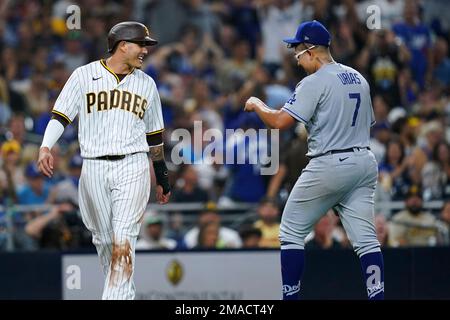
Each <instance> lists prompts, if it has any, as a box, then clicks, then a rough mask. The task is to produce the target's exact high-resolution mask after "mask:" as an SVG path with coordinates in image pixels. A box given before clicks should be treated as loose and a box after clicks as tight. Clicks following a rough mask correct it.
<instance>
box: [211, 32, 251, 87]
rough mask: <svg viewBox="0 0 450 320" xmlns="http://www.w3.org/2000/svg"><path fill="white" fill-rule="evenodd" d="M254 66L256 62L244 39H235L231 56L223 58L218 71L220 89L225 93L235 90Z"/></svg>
mask: <svg viewBox="0 0 450 320" xmlns="http://www.w3.org/2000/svg"><path fill="white" fill-rule="evenodd" d="M255 68H256V63H255V61H253V60H251V58H250V46H249V44H248V42H247V41H246V40H244V39H237V40H235V42H234V43H233V47H232V53H231V57H230V58H229V59H225V61H224V62H223V65H222V66H221V70H220V72H219V76H220V88H221V90H223V91H224V92H227V93H228V92H233V91H235V90H237V89H238V88H240V86H241V85H242V84H243V83H244V81H245V80H246V79H248V78H249V77H250V75H251V74H252V72H253V71H254V70H255Z"/></svg>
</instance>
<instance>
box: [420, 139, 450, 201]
mask: <svg viewBox="0 0 450 320" xmlns="http://www.w3.org/2000/svg"><path fill="white" fill-rule="evenodd" d="M449 178H450V147H449V145H448V144H447V143H446V142H440V143H439V144H437V145H436V146H435V147H434V150H433V155H432V158H431V161H430V162H427V163H426V164H425V166H424V167H423V169H422V185H423V189H424V200H425V201H430V200H438V199H442V198H448V197H450V194H446V190H447V185H450V179H449Z"/></svg>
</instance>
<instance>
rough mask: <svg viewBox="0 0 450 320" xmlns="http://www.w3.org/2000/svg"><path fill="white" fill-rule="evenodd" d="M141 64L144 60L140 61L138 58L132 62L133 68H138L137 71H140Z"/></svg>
mask: <svg viewBox="0 0 450 320" xmlns="http://www.w3.org/2000/svg"><path fill="white" fill-rule="evenodd" d="M143 64H144V60H141V59H139V58H138V59H136V61H135V62H134V67H135V68H138V69H141V68H142V65H143Z"/></svg>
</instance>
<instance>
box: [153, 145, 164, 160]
mask: <svg viewBox="0 0 450 320" xmlns="http://www.w3.org/2000/svg"><path fill="white" fill-rule="evenodd" d="M150 159H152V161H153V162H155V161H164V145H163V144H161V145H158V146H151V147H150Z"/></svg>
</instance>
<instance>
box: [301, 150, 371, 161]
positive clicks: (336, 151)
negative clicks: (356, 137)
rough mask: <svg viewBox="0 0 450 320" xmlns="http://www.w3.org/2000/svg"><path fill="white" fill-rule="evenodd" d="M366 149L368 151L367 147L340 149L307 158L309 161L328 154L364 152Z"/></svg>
mask: <svg viewBox="0 0 450 320" xmlns="http://www.w3.org/2000/svg"><path fill="white" fill-rule="evenodd" d="M366 149H367V150H370V148H369V147H353V148H348V149H341V150H330V151H327V152H325V153H321V154H318V155H315V156H311V157H309V158H310V159H314V158H318V157H321V156H325V155H328V154H335V153H346V152H354V151H355V150H358V151H359V150H366Z"/></svg>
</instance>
